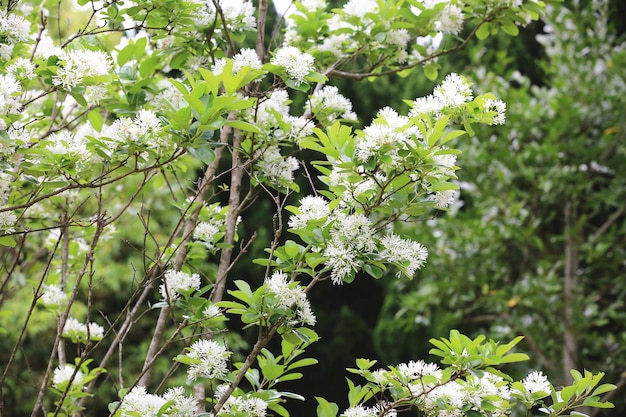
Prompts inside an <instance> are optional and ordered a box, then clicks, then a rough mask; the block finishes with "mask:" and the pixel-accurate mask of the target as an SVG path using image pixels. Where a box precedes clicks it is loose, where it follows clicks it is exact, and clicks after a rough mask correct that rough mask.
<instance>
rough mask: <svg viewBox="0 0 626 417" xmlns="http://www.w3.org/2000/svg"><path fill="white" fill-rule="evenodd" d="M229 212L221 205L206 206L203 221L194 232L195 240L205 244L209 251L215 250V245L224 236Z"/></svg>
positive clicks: (202, 212)
mask: <svg viewBox="0 0 626 417" xmlns="http://www.w3.org/2000/svg"><path fill="white" fill-rule="evenodd" d="M227 212H228V207H222V206H220V205H219V203H215V204H212V205H209V206H205V207H204V208H203V210H202V211H201V214H200V216H201V221H200V222H199V223H198V225H197V226H196V228H195V229H194V231H193V238H194V239H195V240H199V241H201V242H203V244H204V245H205V246H206V247H207V248H208V249H209V250H215V249H216V248H215V244H217V242H218V241H219V240H220V239H221V238H222V237H223V235H224V228H225V227H226V213H227ZM239 220H240V219H238V221H239Z"/></svg>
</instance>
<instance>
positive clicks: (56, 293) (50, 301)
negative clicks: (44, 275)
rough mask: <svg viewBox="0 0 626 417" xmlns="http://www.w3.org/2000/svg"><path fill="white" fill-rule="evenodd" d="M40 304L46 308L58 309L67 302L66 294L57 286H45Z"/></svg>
mask: <svg viewBox="0 0 626 417" xmlns="http://www.w3.org/2000/svg"><path fill="white" fill-rule="evenodd" d="M41 302H42V303H43V304H44V305H46V306H47V307H60V306H63V305H65V303H66V302H67V294H66V293H65V291H63V289H61V287H59V286H58V285H46V286H45V287H44V291H43V295H42V296H41Z"/></svg>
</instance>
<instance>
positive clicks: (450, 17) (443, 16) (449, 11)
mask: <svg viewBox="0 0 626 417" xmlns="http://www.w3.org/2000/svg"><path fill="white" fill-rule="evenodd" d="M435 20H436V21H435V29H436V30H437V31H439V32H441V33H449V34H452V35H458V34H459V32H460V31H461V29H463V10H462V9H461V8H460V7H459V6H456V5H454V4H447V5H446V6H445V7H444V8H443V10H441V12H439V14H438V15H437V16H436V17H435Z"/></svg>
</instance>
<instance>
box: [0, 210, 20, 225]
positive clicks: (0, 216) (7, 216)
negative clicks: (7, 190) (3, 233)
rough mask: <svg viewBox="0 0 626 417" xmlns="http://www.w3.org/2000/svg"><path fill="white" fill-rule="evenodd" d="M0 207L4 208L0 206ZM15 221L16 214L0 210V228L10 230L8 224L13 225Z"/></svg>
mask: <svg viewBox="0 0 626 417" xmlns="http://www.w3.org/2000/svg"><path fill="white" fill-rule="evenodd" d="M0 208H4V207H2V206H0ZM15 222H17V216H16V215H15V214H13V213H11V212H10V211H3V212H0V230H2V229H6V230H7V231H11V230H12V229H11V228H10V226H13V225H14V224H15Z"/></svg>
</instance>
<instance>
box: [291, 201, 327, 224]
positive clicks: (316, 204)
mask: <svg viewBox="0 0 626 417" xmlns="http://www.w3.org/2000/svg"><path fill="white" fill-rule="evenodd" d="M328 216H330V207H329V205H328V201H326V200H325V199H324V197H320V196H312V195H309V196H306V197H304V198H303V199H302V200H300V207H298V212H297V214H294V215H293V216H291V217H289V227H291V228H293V229H303V228H305V227H306V226H307V225H308V224H309V222H312V221H314V222H316V223H317V222H319V221H320V220H321V221H324V222H326V220H327V219H328Z"/></svg>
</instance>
